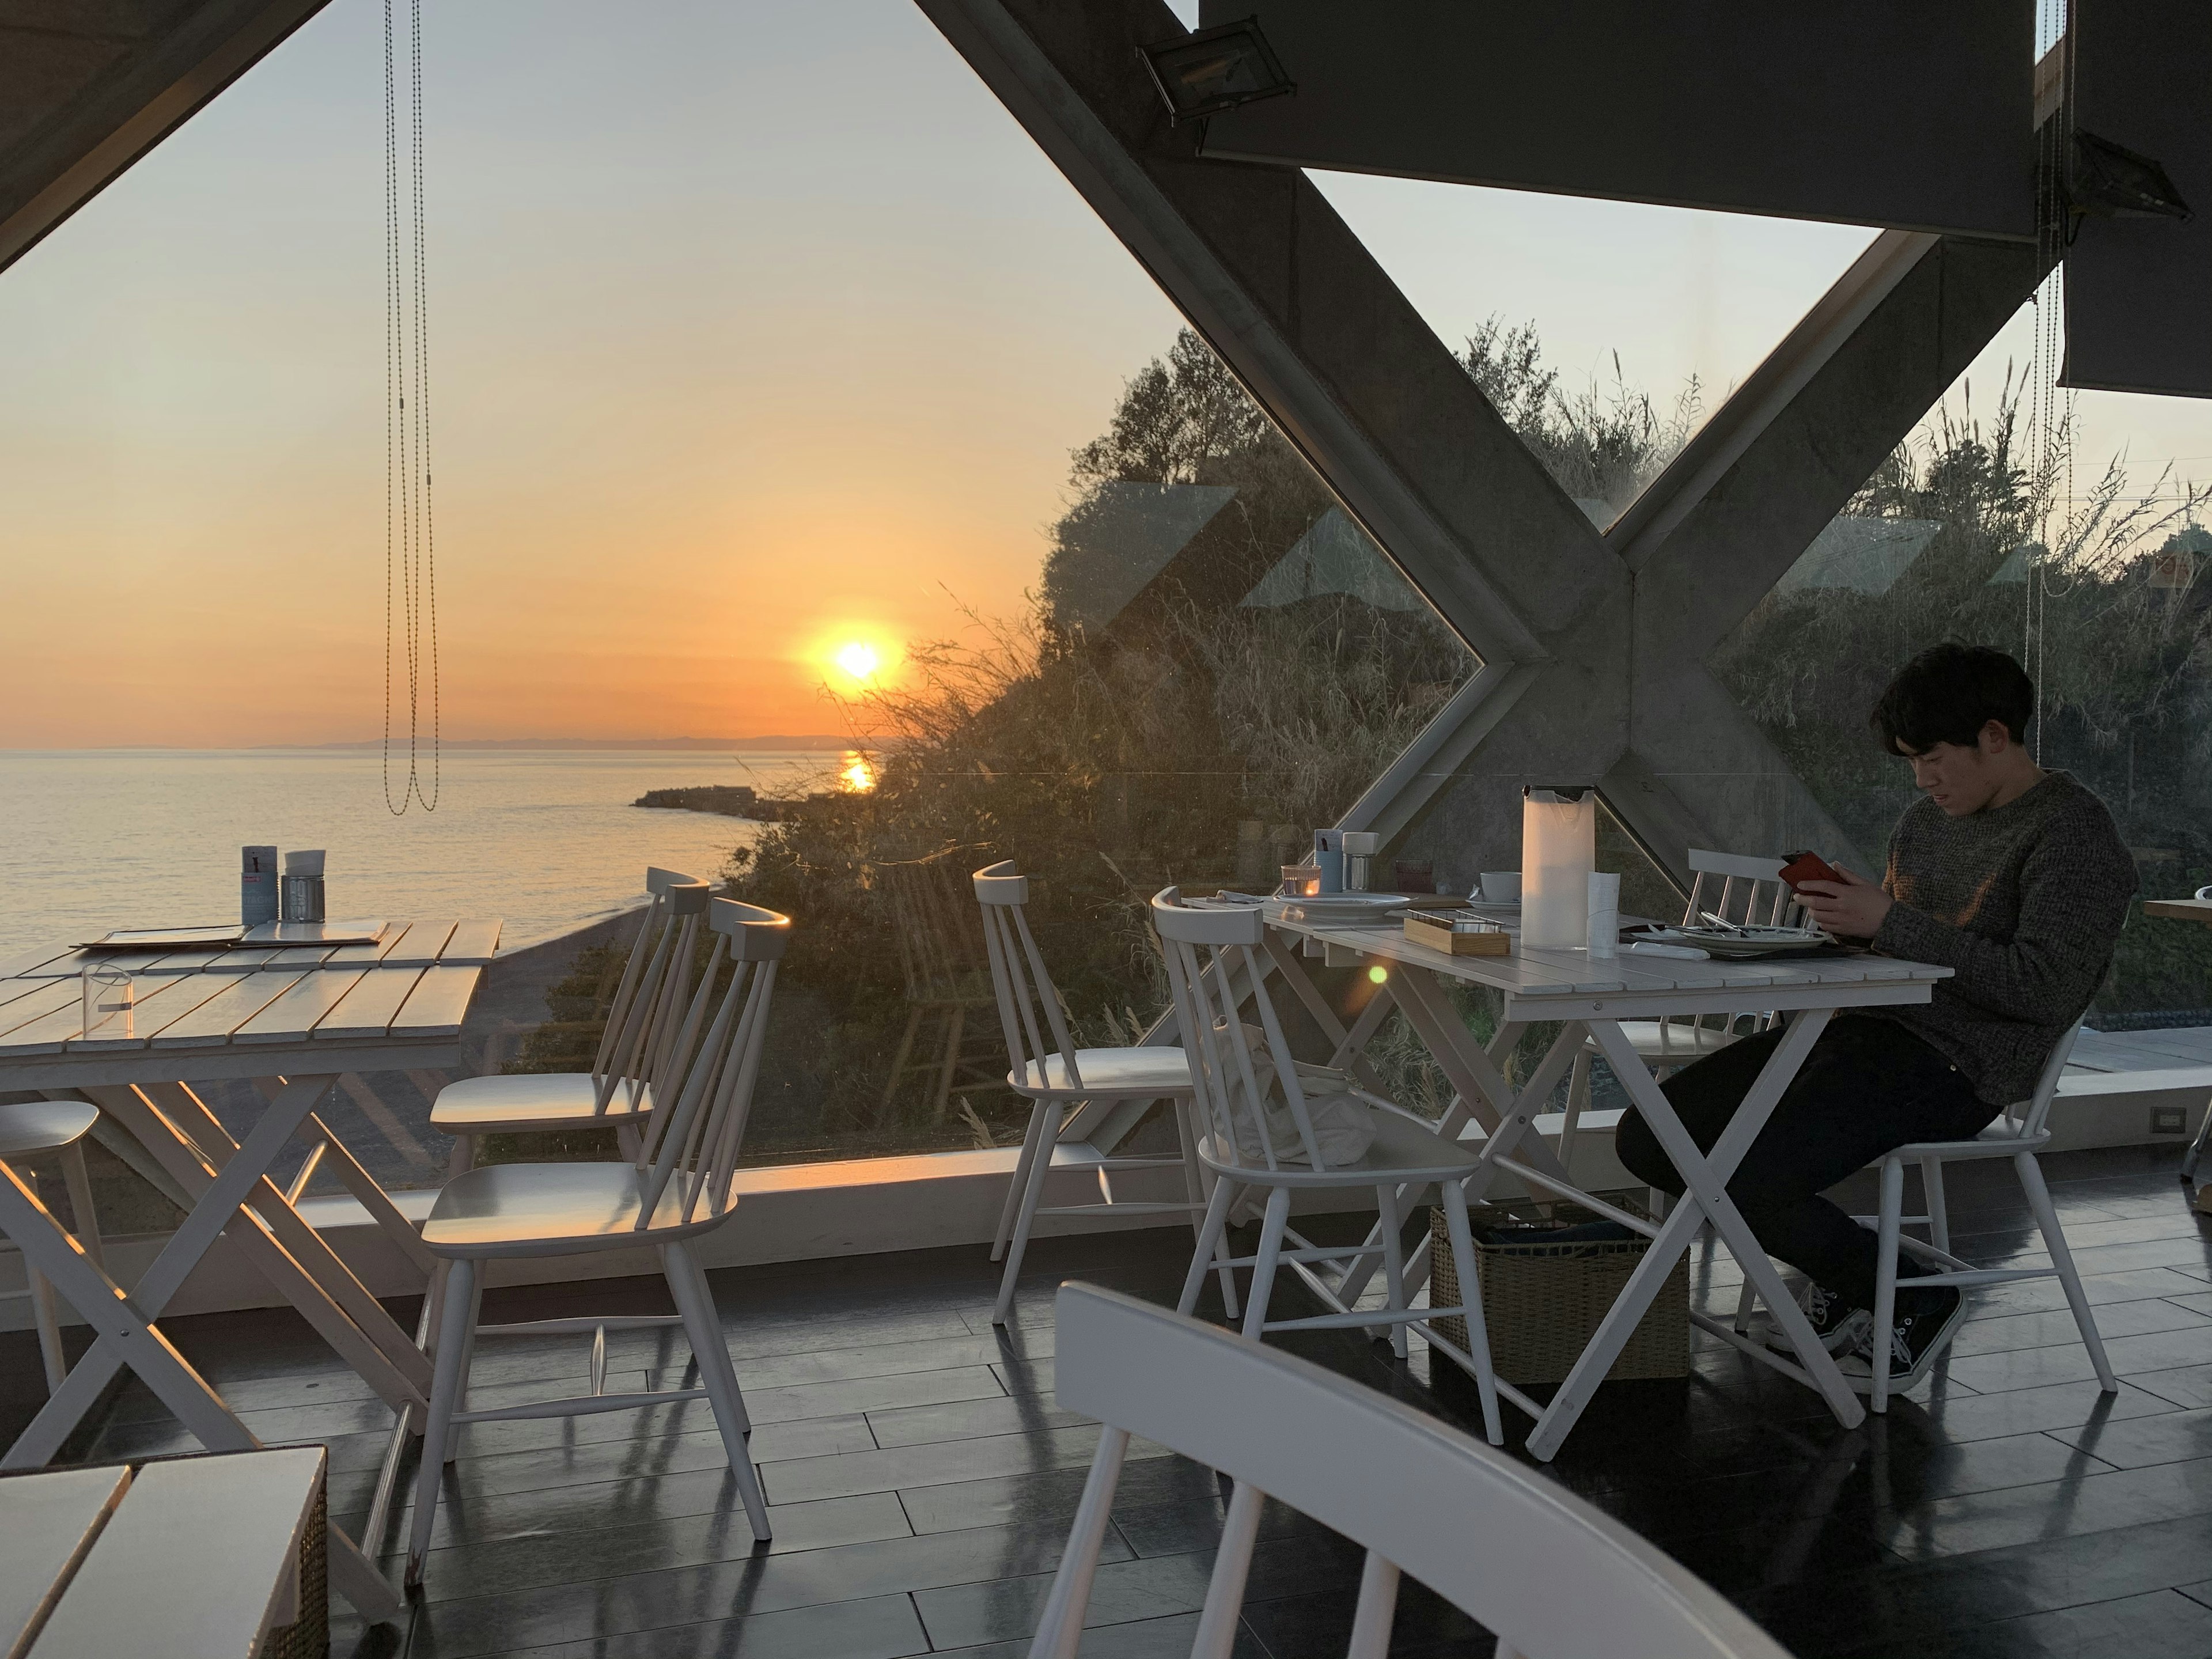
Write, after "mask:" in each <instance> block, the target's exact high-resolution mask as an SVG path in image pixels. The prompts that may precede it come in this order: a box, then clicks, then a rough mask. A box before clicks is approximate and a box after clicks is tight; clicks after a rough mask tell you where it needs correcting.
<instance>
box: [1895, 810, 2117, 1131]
mask: <svg viewBox="0 0 2212 1659" xmlns="http://www.w3.org/2000/svg"><path fill="white" fill-rule="evenodd" d="M1882 886H1883V887H1884V888H1885V889H1887V890H1888V893H1889V895H1890V896H1891V897H1892V898H1893V899H1895V900H1896V901H1897V902H1896V903H1895V904H1894V905H1893V906H1892V907H1891V908H1890V912H1889V914H1888V915H1887V916H1886V917H1884V918H1883V919H1882V924H1881V928H1880V930H1879V931H1878V932H1876V933H1875V937H1874V948H1875V950H1877V951H1881V953H1882V954H1883V955H1884V956H1891V957H1903V958H1905V959H1906V960H1908V961H1912V962H1929V963H1936V964H1938V965H1939V966H1942V967H1945V968H1950V969H1956V970H1957V971H1956V972H1955V973H1954V975H1953V976H1952V977H1951V978H1949V979H1947V980H1942V981H1937V983H1936V993H1935V997H1934V1000H1931V1001H1930V1002H1929V1003H1927V1004H1926V1005H1924V1006H1909V1005H1908V1006H1904V1007H1898V1008H1884V1009H1869V1010H1868V1011H1867V1012H1869V1013H1879V1014H1881V1015H1882V1016H1883V1017H1885V1018H1890V1019H1893V1020H1896V1021H1897V1022H1898V1023H1899V1024H1902V1025H1904V1026H1905V1027H1907V1028H1908V1029H1909V1030H1912V1031H1913V1032H1915V1033H1916V1034H1917V1035H1918V1036H1921V1037H1922V1038H1923V1039H1924V1040H1925V1041H1926V1042H1929V1044H1931V1045H1932V1046H1933V1047H1935V1048H1937V1049H1938V1050H1940V1051H1941V1052H1942V1054H1943V1055H1944V1057H1945V1058H1947V1059H1948V1060H1950V1061H1951V1062H1952V1063H1953V1064H1954V1065H1955V1066H1957V1067H1958V1068H1959V1069H1960V1072H1962V1073H1965V1075H1966V1079H1967V1081H1969V1082H1970V1083H1972V1085H1974V1092H1975V1094H1976V1095H1977V1097H1979V1098H1980V1099H1982V1100H1984V1101H1986V1102H1988V1103H1990V1105H1991V1106H2008V1105H2010V1104H2012V1103H2014V1102H2015V1101H2019V1100H2025V1099H2026V1098H2027V1097H2028V1096H2029V1095H2030V1094H2031V1093H2033V1091H2034V1089H2035V1080H2036V1077H2037V1075H2038V1074H2039V1073H2040V1072H2041V1071H2042V1069H2043V1064H2044V1061H2045V1060H2047V1059H2049V1058H2050V1054H2051V1044H2052V1043H2054V1042H2057V1040H2058V1038H2059V1037H2060V1036H2062V1035H2063V1033H2064V1032H2065V1030H2066V1029H2067V1028H2068V1027H2069V1026H2070V1025H2071V1024H2073V1023H2074V1022H2075V1020H2076V1019H2078V1018H2081V1012H2082V1011H2083V1010H2084V1009H2086V1008H2087V1006H2089V1000H2090V999H2091V998H2092V997H2093V996H2094V995H2096V994H2097V987H2099V986H2100V984H2102V983H2103V982H2104V978H2105V971H2106V969H2108V968H2109V967H2111V966H2112V950H2113V947H2114V945H2117V944H2118V941H2119V937H2120V928H2121V926H2122V924H2123V923H2124V922H2125V921H2126V920H2127V915H2128V901H2129V900H2130V898H2132V897H2133V896H2135V891H2136V866H2135V859H2134V857H2133V856H2132V855H2131V854H2130V853H2129V851H2128V849H2127V848H2126V847H2125V846H2124V844H2123V843H2122V842H2121V840H2120V832H2119V829H2118V825H2116V824H2114V823H2113V822H2112V813H2111V812H2109V811H2106V807H2105V803H2104V802H2103V801H2101V800H2100V799H2097V797H2096V796H2095V795H2094V794H2093V793H2090V792H2089V791H2088V790H2087V789H2085V788H2083V787H2081V785H2080V784H2079V783H2076V782H2075V781H2074V779H2073V777H2072V776H2071V775H2069V774H2068V773H2064V772H2051V773H2049V774H2046V775H2045V777H2044V780H2043V781H2042V782H2040V783H2039V784H2037V785H2036V786H2035V787H2033V789H2031V790H2029V791H2028V792H2027V793H2026V794H2024V795H2022V796H2021V797H2020V799H2017V800H2015V801H2012V802H2009V803H2008V804H2007V805H2003V806H1997V807H1992V808H1990V809H1988V810H1986V811H1980V812H1975V813H1972V814H1971V815H1969V816H1968V817H1962V818H1954V817H1950V816H1949V815H1948V813H1946V812H1945V811H1943V809H1942V807H1940V806H1938V805H1936V803H1935V802H1934V801H1933V800H1929V799H1921V800H1917V801H1915V802H1914V803H1913V804H1912V805H1911V806H1910V807H1908V808H1906V809H1905V816H1904V817H1901V818H1899V820H1898V821H1897V828H1896V829H1895V830H1893V832H1892V833H1891V835H1890V838H1889V870H1888V872H1887V875H1885V876H1884V878H1882Z"/></svg>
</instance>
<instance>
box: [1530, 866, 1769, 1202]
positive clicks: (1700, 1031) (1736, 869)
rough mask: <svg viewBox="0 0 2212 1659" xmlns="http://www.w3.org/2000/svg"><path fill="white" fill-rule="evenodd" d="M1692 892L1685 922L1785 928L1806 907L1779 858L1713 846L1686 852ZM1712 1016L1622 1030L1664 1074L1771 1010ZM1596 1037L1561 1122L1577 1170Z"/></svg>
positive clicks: (1564, 1148)
mask: <svg viewBox="0 0 2212 1659" xmlns="http://www.w3.org/2000/svg"><path fill="white" fill-rule="evenodd" d="M1688 863H1689V866H1690V896H1689V900H1688V902H1686V903H1685V904H1684V905H1683V907H1682V926H1684V927H1697V926H1699V925H1700V924H1701V923H1702V922H1703V921H1704V917H1705V912H1707V911H1711V913H1712V914H1713V915H1717V916H1721V917H1723V918H1725V919H1726V920H1728V921H1734V922H1740V923H1742V924H1744V925H1746V926H1747V927H1790V926H1792V925H1794V923H1795V921H1796V919H1797V918H1798V917H1799V916H1800V915H1802V911H1801V909H1800V908H1799V906H1798V904H1797V902H1796V897H1795V896H1793V895H1792V894H1791V893H1790V888H1789V884H1787V883H1785V882H1784V880H1783V879H1782V860H1779V859H1761V858H1747V857H1746V856H1744V855H1743V854H1738V853H1713V852H1708V851H1707V850H1706V849H1705V848H1702V847H1692V848H1691V849H1690V852H1689V858H1688ZM1707 1018H1711V1016H1709V1015H1708V1016H1701V1017H1692V1016H1689V1015H1684V1016H1682V1017H1681V1018H1668V1019H1631V1020H1623V1021H1622V1022H1621V1024H1620V1029H1621V1031H1622V1033H1623V1034H1624V1035H1625V1036H1626V1037H1627V1038H1628V1040H1629V1042H1631V1043H1632V1044H1633V1045H1634V1046H1635V1048H1636V1054H1637V1058H1638V1059H1639V1060H1643V1061H1644V1064H1645V1065H1647V1066H1650V1068H1651V1074H1652V1075H1653V1076H1654V1077H1659V1078H1663V1077H1665V1076H1666V1075H1667V1074H1668V1073H1669V1072H1674V1071H1679V1070H1680V1069H1681V1068H1682V1067H1683V1066H1687V1065H1688V1064H1689V1063H1690V1062H1691V1061H1692V1060H1703V1059H1704V1058H1705V1056H1706V1055H1707V1054H1714V1053H1717V1052H1718V1051H1719V1050H1720V1049H1722V1048H1726V1047H1727V1046H1728V1045H1729V1043H1731V1042H1735V1040H1736V1038H1738V1037H1739V1036H1747V1035H1749V1033H1750V1031H1751V1030H1765V1027H1766V1026H1767V1025H1769V1024H1772V1022H1773V1017H1772V1015H1771V1014H1766V1013H1757V1014H1749V1015H1747V1014H1741V1013H1737V1014H1730V1015H1729V1016H1728V1017H1727V1018H1724V1019H1723V1020H1722V1021H1721V1023H1720V1024H1717V1025H1709V1024H1705V1020H1706V1019H1707ZM1597 1052H1598V1051H1597V1044H1596V1043H1595V1042H1591V1041H1585V1042H1583V1051H1582V1053H1581V1054H1578V1055H1577V1056H1576V1057H1575V1064H1574V1069H1573V1070H1572V1071H1571V1072H1570V1073H1568V1075H1567V1110H1566V1115H1565V1117H1564V1118H1562V1119H1561V1121H1560V1125H1559V1162H1560V1163H1562V1164H1566V1165H1567V1167H1568V1168H1570V1169H1572V1168H1573V1167H1574V1166H1573V1164H1571V1162H1570V1160H1571V1158H1573V1157H1574V1151H1575V1139H1576V1135H1577V1132H1578V1131H1579V1130H1580V1128H1581V1126H1582V1117H1583V1113H1584V1112H1585V1111H1587V1110H1588V1109H1589V1099H1590V1062H1591V1061H1592V1060H1595V1059H1596V1058H1597Z"/></svg>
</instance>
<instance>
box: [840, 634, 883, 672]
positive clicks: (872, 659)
mask: <svg viewBox="0 0 2212 1659" xmlns="http://www.w3.org/2000/svg"><path fill="white" fill-rule="evenodd" d="M830 661H832V662H834V663H836V665H837V666H838V667H840V668H842V669H843V670H844V671H846V672H847V673H848V674H850V675H851V676H852V677H853V678H854V679H856V680H871V679H873V678H875V676H876V671H877V670H878V669H879V668H881V667H882V666H883V665H884V657H883V653H882V652H880V651H878V650H877V649H876V647H874V646H872V645H870V644H869V643H868V642H867V641H866V640H848V641H846V642H845V643H844V644H843V645H841V646H839V647H837V650H836V654H834V655H833V656H832V657H831V658H830Z"/></svg>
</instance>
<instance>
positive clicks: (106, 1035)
mask: <svg viewBox="0 0 2212 1659" xmlns="http://www.w3.org/2000/svg"><path fill="white" fill-rule="evenodd" d="M79 997H80V1006H79V1014H78V1018H79V1022H80V1023H79V1025H78V1031H79V1034H80V1036H82V1038H84V1039H85V1040H87V1041H92V1040H100V1041H105V1042H114V1041H117V1040H118V1039H120V1038H125V1037H129V1036H134V1035H135V1032H134V1030H133V1029H132V1028H133V1016H134V1014H135V1012H136V1006H135V1005H136V1002H137V999H136V997H135V996H134V995H133V994H132V993H131V975H130V972H129V970H127V969H122V968H88V969H85V970H84V972H83V975H82V988H81V990H80V992H79Z"/></svg>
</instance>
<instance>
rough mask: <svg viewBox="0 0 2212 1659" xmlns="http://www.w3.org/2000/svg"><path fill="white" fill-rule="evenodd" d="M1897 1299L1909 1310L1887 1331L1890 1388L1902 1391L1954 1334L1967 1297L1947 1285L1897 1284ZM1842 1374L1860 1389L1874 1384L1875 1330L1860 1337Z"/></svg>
mask: <svg viewBox="0 0 2212 1659" xmlns="http://www.w3.org/2000/svg"><path fill="white" fill-rule="evenodd" d="M1898 1300H1899V1304H1901V1306H1902V1307H1905V1308H1909V1309H1911V1312H1909V1313H1907V1312H1899V1315H1898V1316H1897V1322H1896V1324H1895V1326H1894V1327H1893V1328H1892V1329H1891V1331H1890V1334H1889V1391H1890V1392H1891V1393H1892V1394H1899V1393H1902V1392H1903V1391H1904V1390H1905V1389H1909V1388H1911V1387H1912V1385H1913V1384H1914V1383H1917V1382H1919V1381H1920V1380H1921V1378H1923V1377H1924V1376H1927V1375H1928V1373H1929V1370H1930V1369H1931V1368H1932V1367H1933V1366H1934V1365H1935V1364H1936V1357H1937V1356H1938V1355H1939V1354H1941V1353H1942V1352H1943V1349H1944V1346H1946V1345H1947V1344H1948V1342H1949V1341H1950V1340H1951V1339H1952V1337H1953V1336H1954V1335H1955V1334H1957V1333H1958V1329H1959V1326H1960V1323H1961V1322H1963V1321H1964V1319H1965V1317H1966V1297H1963V1296H1961V1295H1960V1293H1959V1292H1958V1291H1956V1290H1955V1289H1954V1288H1953V1287H1952V1286H1950V1285H1937V1286H1936V1287H1935V1288H1934V1289H1932V1290H1925V1291H1908V1290H1906V1289H1905V1287H1904V1286H1902V1285H1899V1288H1898ZM1853 1358H1854V1359H1855V1361H1856V1362H1857V1363H1855V1364H1851V1365H1850V1366H1848V1367H1847V1368H1846V1369H1845V1370H1844V1376H1845V1377H1846V1378H1847V1379H1848V1380H1849V1381H1850V1384H1851V1386H1852V1387H1853V1388H1855V1389H1862V1390H1864V1389H1870V1388H1872V1387H1873V1386H1874V1333H1873V1332H1872V1331H1871V1330H1869V1331H1868V1332H1867V1334H1865V1335H1864V1336H1863V1337H1862V1338H1861V1339H1860V1340H1859V1345H1858V1347H1857V1349H1856V1350H1855V1351H1854V1354H1853Z"/></svg>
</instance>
